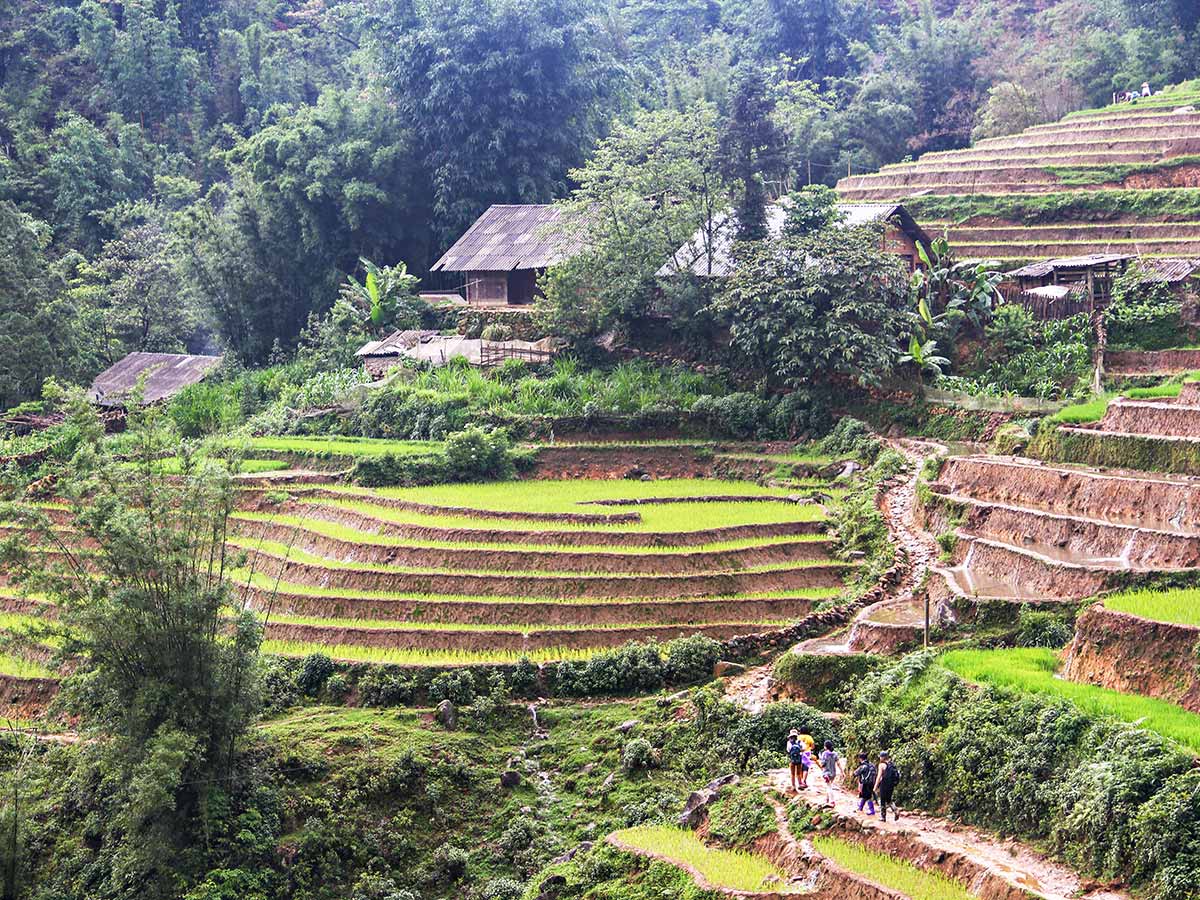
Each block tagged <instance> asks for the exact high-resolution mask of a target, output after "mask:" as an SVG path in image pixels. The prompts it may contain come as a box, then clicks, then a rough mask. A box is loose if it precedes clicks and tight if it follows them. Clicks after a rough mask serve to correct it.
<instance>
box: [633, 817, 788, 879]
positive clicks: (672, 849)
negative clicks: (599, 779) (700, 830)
mask: <svg viewBox="0 0 1200 900" xmlns="http://www.w3.org/2000/svg"><path fill="white" fill-rule="evenodd" d="M613 837H614V838H616V839H617V840H619V841H620V842H621V843H622V844H624V845H625V846H627V847H632V848H634V849H635V850H640V851H643V852H645V853H646V854H659V855H661V856H662V857H664V858H666V859H667V860H668V861H671V862H675V863H677V864H680V865H682V866H688V867H690V868H691V869H692V870H693V871H695V872H699V873H700V875H701V876H703V878H704V879H705V880H706V881H707V882H708V883H709V884H711V885H713V886H714V887H720V888H726V889H728V890H734V891H761V890H765V889H766V888H767V887H770V889H771V890H772V891H776V892H783V893H804V888H801V887H798V886H789V885H788V884H787V882H788V875H787V873H786V872H784V871H783V870H782V869H780V868H777V867H776V866H774V865H772V864H771V862H770V861H769V860H767V859H766V857H763V856H759V855H758V854H755V853H747V852H745V851H742V850H722V849H718V848H715V847H709V846H707V845H706V844H705V843H704V842H703V841H701V840H700V838H699V837H697V835H696V833H695V832H694V831H688V830H686V829H683V828H677V827H675V826H673V825H640V826H638V827H636V828H626V829H624V830H623V831H618V832H615V833H614V834H613Z"/></svg>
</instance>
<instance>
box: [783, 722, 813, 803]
mask: <svg viewBox="0 0 1200 900" xmlns="http://www.w3.org/2000/svg"><path fill="white" fill-rule="evenodd" d="M807 755H808V747H807V745H806V744H805V743H804V741H802V740H800V732H799V731H797V730H796V729H795V728H793V729H792V731H791V733H790V734H789V735H788V739H787V757H788V764H789V767H790V769H791V775H792V793H795V792H797V791H799V790H800V789H802V788H804V787H807V782H808V769H807V768H806V766H805V757H806V756H807Z"/></svg>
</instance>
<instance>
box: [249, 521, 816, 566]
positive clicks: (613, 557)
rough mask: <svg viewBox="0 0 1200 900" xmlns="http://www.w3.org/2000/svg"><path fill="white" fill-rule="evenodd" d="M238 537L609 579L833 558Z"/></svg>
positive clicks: (379, 559)
mask: <svg viewBox="0 0 1200 900" xmlns="http://www.w3.org/2000/svg"><path fill="white" fill-rule="evenodd" d="M235 532H236V533H237V534H241V535H245V536H248V537H251V538H254V539H264V540H270V541H277V542H279V543H282V544H285V545H288V546H294V547H296V548H297V549H300V550H304V551H307V552H308V553H313V554H316V555H318V556H324V557H328V558H330V559H335V560H338V561H340V562H353V563H362V564H367V565H387V566H405V567H410V568H417V569H462V570H472V569H473V570H483V571H497V572H504V571H539V572H605V573H609V574H613V575H631V574H643V575H656V574H657V575H677V574H687V573H701V572H718V571H735V572H736V571H738V570H739V569H745V568H750V567H753V566H760V565H768V564H772V563H785V562H797V561H811V560H828V559H830V558H831V554H830V549H831V544H832V542H831V541H828V540H818V541H792V542H788V543H782V544H780V543H776V544H765V545H763V546H760V547H745V548H741V549H737V550H718V551H711V552H693V553H689V552H680V553H645V554H628V553H627V554H622V553H613V552H589V553H572V552H569V551H553V550H551V551H537V550H483V549H479V550H476V549H472V548H455V549H448V548H434V547H428V548H427V547H398V546H392V545H388V544H370V543H360V542H357V541H347V540H341V539H339V538H333V537H327V536H325V535H322V534H318V533H316V532H313V531H307V530H305V529H302V528H297V527H295V526H293V525H285V524H276V523H264V522H240V523H238V524H237V527H236V528H235Z"/></svg>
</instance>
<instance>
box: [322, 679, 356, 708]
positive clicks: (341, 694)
mask: <svg viewBox="0 0 1200 900" xmlns="http://www.w3.org/2000/svg"><path fill="white" fill-rule="evenodd" d="M349 693H350V683H349V682H348V681H347V680H346V676H345V675H344V674H342V673H341V672H334V673H333V674H332V675H330V676H329V677H328V678H327V679H325V694H326V696H328V697H329V699H330V700H331V701H332V702H334V703H341V702H342V701H343V700H345V699H346V696H347V695H348V694H349Z"/></svg>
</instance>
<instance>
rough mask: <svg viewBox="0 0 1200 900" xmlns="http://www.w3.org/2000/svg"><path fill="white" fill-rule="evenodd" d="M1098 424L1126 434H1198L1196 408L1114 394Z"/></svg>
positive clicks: (1198, 410)
mask: <svg viewBox="0 0 1200 900" xmlns="http://www.w3.org/2000/svg"><path fill="white" fill-rule="evenodd" d="M1100 427H1101V428H1102V429H1103V430H1105V431H1121V432H1125V433H1126V434H1144V435H1153V436H1164V435H1166V436H1171V437H1191V438H1195V437H1200V407H1198V406H1185V405H1183V404H1182V403H1178V402H1168V401H1158V402H1148V401H1142V400H1126V399H1124V398H1121V397H1118V398H1117V399H1115V400H1113V401H1112V402H1111V403H1109V404H1108V411H1107V412H1106V413H1105V414H1104V420H1103V421H1102V422H1101V423H1100Z"/></svg>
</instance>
